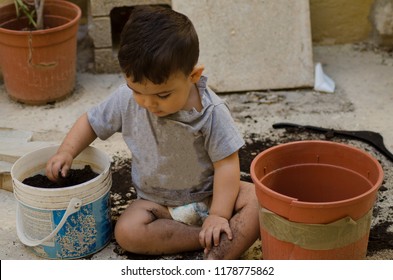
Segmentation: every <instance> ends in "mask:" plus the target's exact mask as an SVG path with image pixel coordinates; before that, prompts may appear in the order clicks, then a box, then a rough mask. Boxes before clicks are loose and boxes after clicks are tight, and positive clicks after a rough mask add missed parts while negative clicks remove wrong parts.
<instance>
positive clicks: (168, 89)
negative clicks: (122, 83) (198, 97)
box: [126, 71, 200, 117]
mask: <svg viewBox="0 0 393 280" xmlns="http://www.w3.org/2000/svg"><path fill="white" fill-rule="evenodd" d="M193 73H194V71H193ZM193 73H191V74H190V76H188V77H186V76H185V75H184V74H183V73H181V72H177V73H176V74H173V75H172V76H170V78H169V79H168V80H167V81H166V82H165V83H163V84H154V83H152V82H151V81H149V80H145V81H144V82H142V83H134V82H132V78H130V77H126V81H127V85H128V87H129V88H130V89H131V90H132V91H133V92H134V94H133V96H134V99H135V101H136V103H138V105H139V106H141V107H143V108H145V109H147V110H149V111H150V112H151V113H153V114H155V115H156V116H158V117H164V116H167V115H170V114H174V113H176V112H178V111H180V110H190V109H192V108H193V107H195V104H192V103H193V101H192V100H194V98H190V96H191V94H192V89H193V90H194V89H195V88H194V87H193V84H194V83H196V82H197V81H198V80H199V78H200V75H199V76H198V74H196V75H195V73H194V74H193Z"/></svg>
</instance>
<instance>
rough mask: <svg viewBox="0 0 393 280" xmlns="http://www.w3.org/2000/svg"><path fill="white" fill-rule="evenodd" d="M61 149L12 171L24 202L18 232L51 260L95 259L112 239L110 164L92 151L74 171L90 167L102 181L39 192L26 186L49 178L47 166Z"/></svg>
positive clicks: (34, 155) (38, 154) (42, 152)
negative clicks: (32, 180) (36, 177)
mask: <svg viewBox="0 0 393 280" xmlns="http://www.w3.org/2000/svg"><path fill="white" fill-rule="evenodd" d="M57 149H58V146H53V147H47V148H43V149H39V150H36V151H34V152H31V153H29V154H26V155H24V156H23V157H21V158H20V159H18V160H17V161H16V162H15V163H14V165H13V166H12V169H11V177H12V183H13V187H14V195H15V198H16V200H17V202H18V204H17V211H16V213H17V214H16V230H17V234H18V237H19V239H20V241H21V242H22V243H23V244H25V245H27V246H29V247H30V248H31V249H32V250H33V252H34V253H35V254H36V255H38V256H40V257H43V258H48V259H75V258H81V257H84V256H88V255H91V254H93V253H95V252H97V251H99V250H101V249H102V248H103V247H105V246H106V245H107V244H108V242H109V241H110V240H111V238H112V223H111V216H110V196H109V191H110V188H111V186H112V176H111V172H110V159H109V157H108V156H107V155H106V154H105V153H103V152H102V151H100V150H98V149H96V148H93V147H87V148H86V149H85V150H84V151H83V152H82V153H81V154H80V155H79V156H78V157H76V158H75V159H74V162H73V165H72V168H73V169H82V168H83V167H84V166H85V165H90V166H91V168H92V169H93V171H94V172H96V173H98V174H99V175H98V176H97V177H95V178H94V179H92V180H90V181H87V182H85V183H82V184H79V185H75V186H71V187H64V188H37V187H32V186H28V185H25V184H23V183H22V181H23V180H24V179H26V178H28V177H31V176H34V175H37V174H42V175H44V174H45V165H46V162H47V161H48V160H49V158H50V157H51V156H53V155H54V154H55V153H56V151H57Z"/></svg>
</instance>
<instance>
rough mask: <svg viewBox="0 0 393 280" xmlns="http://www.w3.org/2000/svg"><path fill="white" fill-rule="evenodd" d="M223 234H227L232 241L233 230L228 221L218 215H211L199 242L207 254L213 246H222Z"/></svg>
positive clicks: (203, 227) (203, 226)
mask: <svg viewBox="0 0 393 280" xmlns="http://www.w3.org/2000/svg"><path fill="white" fill-rule="evenodd" d="M223 232H224V233H226V234H227V236H228V239H229V240H232V230H231V228H230V227H229V222H228V220H227V219H225V218H223V217H220V216H217V215H209V216H208V217H207V218H206V220H205V221H204V223H203V225H202V230H201V232H200V233H199V242H200V244H201V246H202V247H203V248H205V251H204V252H205V254H207V253H208V252H209V251H210V250H211V248H212V247H213V246H218V245H219V244H220V236H221V233H223Z"/></svg>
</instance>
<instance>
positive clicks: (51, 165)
mask: <svg viewBox="0 0 393 280" xmlns="http://www.w3.org/2000/svg"><path fill="white" fill-rule="evenodd" d="M72 161H73V157H72V156H71V155H70V154H69V153H66V152H58V153H57V154H55V155H54V156H53V157H51V158H50V159H49V160H48V162H47V164H46V176H47V177H48V179H49V180H51V181H54V182H56V181H58V180H59V177H60V176H61V177H63V178H65V177H67V174H68V170H70V168H71V164H72Z"/></svg>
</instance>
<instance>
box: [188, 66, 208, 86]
mask: <svg viewBox="0 0 393 280" xmlns="http://www.w3.org/2000/svg"><path fill="white" fill-rule="evenodd" d="M203 70H205V66H203V65H197V66H195V67H194V69H192V72H191V74H190V78H191V82H192V83H197V82H198V81H199V79H200V78H201V76H202V73H203Z"/></svg>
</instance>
